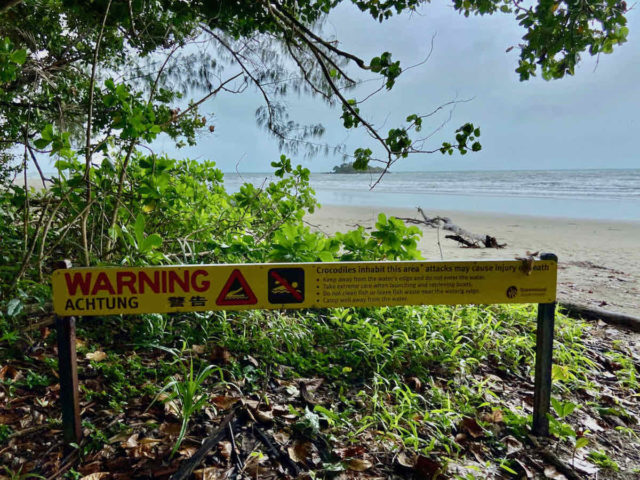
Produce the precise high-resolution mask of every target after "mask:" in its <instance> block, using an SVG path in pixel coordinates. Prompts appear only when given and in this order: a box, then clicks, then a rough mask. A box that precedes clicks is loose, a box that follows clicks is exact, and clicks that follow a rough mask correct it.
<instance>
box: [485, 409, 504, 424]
mask: <svg viewBox="0 0 640 480" xmlns="http://www.w3.org/2000/svg"><path fill="white" fill-rule="evenodd" d="M480 419H481V420H482V421H483V422H487V423H504V416H503V415H502V410H498V409H496V410H493V411H492V412H491V413H483V414H482V416H481V417H480Z"/></svg>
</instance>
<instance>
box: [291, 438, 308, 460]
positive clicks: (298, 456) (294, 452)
mask: <svg viewBox="0 0 640 480" xmlns="http://www.w3.org/2000/svg"><path fill="white" fill-rule="evenodd" d="M312 449H313V444H312V443H311V442H303V441H300V440H296V441H295V442H293V445H291V446H290V447H289V448H287V453H288V454H289V457H291V460H293V461H294V462H298V463H302V464H306V463H307V460H310V459H311V452H312Z"/></svg>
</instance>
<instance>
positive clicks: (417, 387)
mask: <svg viewBox="0 0 640 480" xmlns="http://www.w3.org/2000/svg"><path fill="white" fill-rule="evenodd" d="M407 385H409V388H410V389H411V390H413V391H414V392H420V391H422V382H421V381H420V379H419V378H418V377H409V378H407Z"/></svg>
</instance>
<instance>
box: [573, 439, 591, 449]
mask: <svg viewBox="0 0 640 480" xmlns="http://www.w3.org/2000/svg"><path fill="white" fill-rule="evenodd" d="M587 445H589V439H588V438H587V437H578V438H577V439H576V450H578V449H579V448H584V447H586V446H587Z"/></svg>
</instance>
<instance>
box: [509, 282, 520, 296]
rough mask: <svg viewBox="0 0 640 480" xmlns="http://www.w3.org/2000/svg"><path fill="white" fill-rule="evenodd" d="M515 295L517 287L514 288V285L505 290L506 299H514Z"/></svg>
mask: <svg viewBox="0 0 640 480" xmlns="http://www.w3.org/2000/svg"><path fill="white" fill-rule="evenodd" d="M516 295H518V287H516V286H515V285H511V286H510V287H509V288H507V297H508V298H515V297H516Z"/></svg>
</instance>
